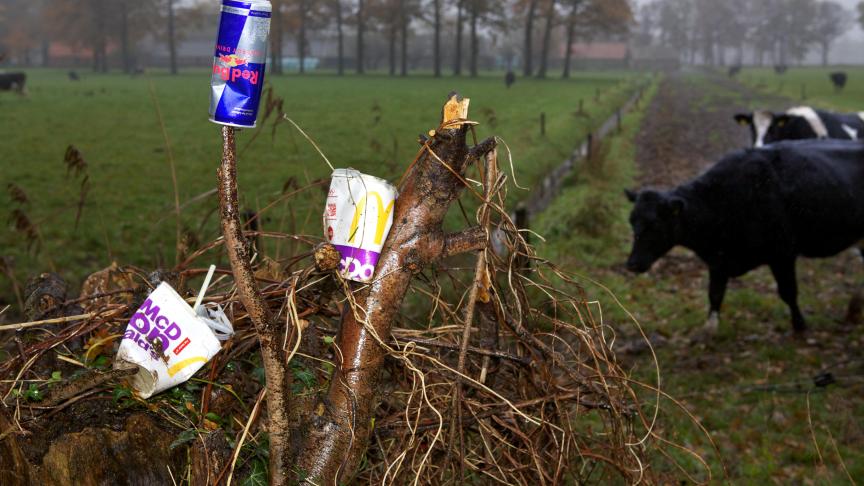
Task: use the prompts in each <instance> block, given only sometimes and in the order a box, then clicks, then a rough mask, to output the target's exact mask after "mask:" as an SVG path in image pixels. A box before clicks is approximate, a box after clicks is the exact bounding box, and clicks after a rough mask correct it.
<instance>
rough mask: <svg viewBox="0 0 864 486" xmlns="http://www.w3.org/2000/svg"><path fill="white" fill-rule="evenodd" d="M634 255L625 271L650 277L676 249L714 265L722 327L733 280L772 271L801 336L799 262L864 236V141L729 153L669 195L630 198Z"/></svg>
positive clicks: (714, 312) (714, 299)
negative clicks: (726, 296) (763, 269)
mask: <svg viewBox="0 0 864 486" xmlns="http://www.w3.org/2000/svg"><path fill="white" fill-rule="evenodd" d="M627 196H628V198H629V199H630V200H631V201H632V202H634V203H635V207H634V208H633V211H632V213H631V215H630V224H631V226H632V227H633V233H634V242H633V250H632V252H631V254H630V258H629V259H628V261H627V268H628V269H629V270H630V271H633V272H636V273H644V272H647V271H648V270H650V269H651V267H652V265H653V264H654V263H655V262H656V261H657V260H658V259H660V258H661V257H663V256H664V255H665V254H666V253H667V252H669V251H670V250H671V249H672V248H673V247H675V246H679V245H680V246H683V247H685V248H689V249H690V250H692V251H693V252H695V253H696V255H698V256H699V258H700V259H701V260H702V261H704V262H705V264H706V265H707V266H708V270H709V273H710V284H709V291H708V297H709V301H710V313H709V318H708V323H707V325H706V327H707V328H708V330H710V331H714V330H716V329H717V326H718V324H719V312H720V307H721V304H722V302H723V297H724V294H725V292H726V284H727V283H728V281H729V279H731V278H735V277H739V276H741V275H744V274H745V273H747V272H749V271H751V270H753V269H755V268H757V267H760V266H762V265H768V266H769V267H770V268H771V271H772V272H773V274H774V278H775V280H776V281H777V288H778V291H779V294H780V297H781V298H782V299H783V301H784V302H786V304H787V305H788V306H789V308H790V310H791V312H792V326H793V327H794V329H795V330H796V331H803V330H805V329H806V324H805V322H804V316H803V315H802V314H801V310H800V309H799V308H798V300H797V299H798V287H797V282H796V278H795V262H796V260H797V258H798V257H801V256H803V257H809V258H826V257H831V256H834V255H837V254H838V253H840V252H842V251H843V250H845V249H847V248H850V247H852V246H853V245H855V244H856V243H858V242H859V241H861V240H862V238H864V143H849V142H841V141H836V140H818V141H812V140H811V141H787V142H780V143H776V144H774V145H771V146H768V147H765V148H760V149H745V150H741V151H737V152H733V153H731V154H729V155H727V156H726V157H725V158H723V159H722V160H721V161H720V162H718V163H717V164H716V165H714V166H713V167H712V168H711V169H709V170H708V171H707V172H706V173H705V174H703V175H701V176H699V177H698V178H696V179H695V180H693V181H691V182H689V183H687V184H684V185H682V186H679V187H677V188H675V189H673V190H671V191H668V192H661V191H656V190H643V191H641V192H639V193H634V192H631V191H628V192H627Z"/></svg>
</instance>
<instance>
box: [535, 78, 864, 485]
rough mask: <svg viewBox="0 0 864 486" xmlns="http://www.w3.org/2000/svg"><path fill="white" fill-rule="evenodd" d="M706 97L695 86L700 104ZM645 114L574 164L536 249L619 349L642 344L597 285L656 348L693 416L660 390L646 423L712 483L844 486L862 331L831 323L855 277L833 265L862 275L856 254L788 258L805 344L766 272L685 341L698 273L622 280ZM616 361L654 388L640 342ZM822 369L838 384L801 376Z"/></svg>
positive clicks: (857, 457)
mask: <svg viewBox="0 0 864 486" xmlns="http://www.w3.org/2000/svg"><path fill="white" fill-rule="evenodd" d="M792 74H793V76H794V75H795V74H794V72H793V73H792ZM712 96H714V93H711V92H710V91H709V92H707V93H706V101H705V102H706V103H708V102H709V100H708V98H710V97H712ZM643 115H644V113H643V112H635V113H633V114H631V115H628V116H627V117H625V120H624V130H623V133H622V134H621V135H620V136H618V137H615V138H612V139H610V140H609V141H608V142H607V143H606V144H604V146H603V148H602V153H603V157H602V158H601V159H599V160H597V161H594V162H592V163H589V164H586V165H585V166H583V167H581V168H580V169H579V170H578V171H577V174H576V175H574V176H572V177H571V178H570V179H569V181H568V188H567V189H566V190H565V191H564V193H563V194H562V195H561V197H560V198H558V199H557V200H556V202H555V203H554V204H553V205H552V206H551V207H550V208H549V209H548V210H547V211H546V212H545V214H543V215H542V216H541V217H540V218H539V219H538V220H537V221H536V222H535V225H534V226H533V229H535V230H536V231H538V232H539V233H540V234H543V235H545V236H546V237H547V242H546V243H544V244H538V248H539V249H540V252H541V255H542V256H544V257H547V258H549V259H551V260H552V261H555V262H556V263H558V264H560V265H562V266H564V267H565V268H567V269H569V270H572V271H576V272H578V273H579V274H582V275H584V276H585V277H584V278H583V280H582V281H583V283H584V285H585V287H586V293H587V294H588V295H590V296H591V298H592V299H597V301H598V304H599V305H600V306H601V307H602V310H603V313H602V316H603V320H604V323H605V324H607V325H608V326H609V327H610V329H611V330H613V331H614V332H615V333H616V336H617V339H618V342H619V347H618V349H619V350H621V349H626V348H627V347H628V346H630V345H631V344H632V343H639V342H640V341H641V339H640V338H639V336H638V333H637V329H636V326H635V325H634V323H633V322H632V321H631V317H630V315H629V314H628V313H627V312H625V311H624V309H623V308H621V307H620V306H619V305H618V303H617V301H616V299H615V298H613V297H612V294H607V293H606V291H605V289H604V286H605V287H608V288H609V289H610V290H611V291H612V292H613V293H614V295H616V296H617V297H618V298H620V300H621V301H622V302H623V304H624V306H626V308H627V309H628V310H629V311H631V312H633V316H634V317H635V319H637V320H638V321H639V323H640V324H641V325H642V326H644V330H645V332H646V334H647V335H649V336H650V337H651V340H652V342H653V343H654V344H655V345H656V352H657V362H658V363H659V373H660V386H661V388H662V390H663V391H664V392H665V393H668V394H669V395H670V396H671V397H674V399H675V400H677V401H678V403H680V405H683V406H684V407H686V408H687V410H689V412H690V413H692V414H693V417H692V418H691V417H690V416H688V415H687V413H685V412H684V411H683V409H682V408H680V407H679V405H678V404H676V403H675V402H674V401H673V400H672V399H671V398H663V399H661V400H660V404H661V414H660V420H659V422H658V424H657V428H658V431H659V432H660V433H661V434H663V435H664V438H666V439H668V440H671V441H675V442H676V443H677V444H679V445H681V446H683V447H686V448H689V449H690V450H692V451H693V452H695V453H698V454H699V455H700V456H701V458H702V459H704V460H705V461H706V463H707V465H708V467H709V468H710V471H711V475H712V477H713V481H712V484H724V483H725V484H754V485H757V484H758V485H762V484H819V485H828V484H850V478H856V479H860V478H862V477H864V428H862V426H861V422H860V418H861V417H862V416H864V399H862V394H861V390H862V375H861V372H862V371H861V370H862V369H861V361H860V358H859V356H860V355H859V354H858V353H859V352H860V349H861V346H862V344H864V329H861V328H860V326H859V327H858V328H857V329H848V328H846V329H841V328H840V327H839V326H838V323H837V321H838V320H841V319H842V317H843V312H844V311H845V308H846V307H845V306H846V304H847V303H848V298H849V293H848V292H847V291H848V290H850V289H848V288H847V286H848V283H844V281H848V280H849V279H850V278H851V279H852V280H854V275H853V277H849V276H844V275H843V272H844V266H847V267H848V266H854V268H855V270H854V271H853V272H852V274H858V275H860V273H858V272H860V261H859V260H857V259H856V258H854V256H851V255H841V256H840V257H837V258H836V259H834V260H808V261H801V262H800V263H799V283H800V286H801V289H802V292H801V304H802V308H803V309H805V312H807V313H808V314H809V316H810V325H811V328H812V329H813V330H812V331H811V334H810V335H809V336H808V338H807V339H806V341H805V340H798V339H795V338H793V337H791V336H789V335H788V329H789V324H788V314H787V310H786V307H785V306H784V305H783V304H782V302H780V300H779V298H778V297H777V296H776V292H775V290H774V284H773V280H772V277H771V275H770V272H768V271H767V269H764V268H763V269H760V270H758V271H756V272H753V273H751V274H749V275H747V276H745V277H744V278H742V279H740V280H739V281H738V282H736V283H733V286H732V287H731V288H730V291H729V293H728V295H727V300H726V302H725V304H724V317H723V325H722V326H721V331H720V334H719V335H718V336H715V337H713V338H710V339H705V340H696V341H692V340H691V336H692V335H693V332H694V331H697V330H698V328H699V326H701V325H702V323H703V322H704V319H705V317H706V305H707V304H706V291H705V288H706V286H705V280H704V274H705V272H704V271H703V270H698V271H697V273H696V274H695V275H694V274H693V273H692V272H680V273H678V274H677V275H675V276H672V277H670V275H663V274H657V273H656V272H655V273H650V274H648V275H645V276H640V277H634V276H632V275H629V274H627V273H626V272H624V271H623V269H622V266H623V265H622V263H623V262H624V261H625V260H626V258H627V254H628V252H629V250H630V245H631V243H632V234H631V230H630V228H629V225H628V224H627V218H628V215H629V211H630V208H631V205H630V204H629V203H627V201H626V200H625V198H624V197H623V195H622V193H621V188H624V187H634V185H635V184H636V177H637V175H638V171H637V168H636V166H635V162H634V157H635V151H636V145H635V143H634V140H635V136H636V134H637V133H638V131H639V127H640V125H641V124H642V123H643V122H644V121H645V120H643ZM574 208H577V209H574ZM685 258H687V256H686V252H684V251H681V250H676V251H674V252H673V256H672V259H671V260H672V264H675V262H676V260H678V259H685ZM831 275H835V276H836V278H834V279H832V278H831V277H830V276H831ZM858 281H860V278H859V279H858ZM595 282H600V283H602V286H600V285H599V284H597V283H595ZM697 334H698V331H697ZM619 359H620V360H622V362H624V363H626V365H625V366H628V365H629V366H632V369H633V370H634V376H633V379H634V380H637V381H638V382H643V383H648V384H650V385H656V384H657V377H656V375H655V374H654V372H653V369H654V368H653V359H652V357H651V353H649V352H648V350H647V349H643V350H642V351H640V352H635V353H632V354H627V355H622V356H620V357H619ZM823 370H828V371H830V372H832V373H833V375H834V376H835V377H836V378H837V379H838V381H839V382H840V383H841V384H840V385H835V386H830V387H827V388H817V387H814V385H813V383H814V382H813V377H814V376H816V375H817V374H819V373H820V372H822V371H823ZM838 370H839V371H838ZM856 370H858V371H857V372H856ZM643 399H644V400H645V403H644V405H645V407H644V412H645V413H646V414H647V415H648V416H649V417H650V416H651V414H653V412H654V404H655V403H656V401H657V396H656V395H655V394H654V393H653V391H651V390H650V389H645V390H644V394H643ZM693 418H695V419H698V421H699V424H701V426H703V427H704V428H705V431H706V432H707V433H706V432H703V431H702V430H700V428H699V426H697V424H696V423H695V422H694V421H693ZM709 437H710V439H709ZM712 441H713V444H712ZM715 444H716V449H715ZM665 451H666V453H668V454H669V456H670V457H672V458H674V459H675V460H676V461H678V462H679V463H680V465H681V466H682V468H683V469H684V470H686V471H688V472H689V473H690V474H693V476H694V477H695V478H696V479H699V480H705V479H707V478H708V475H707V474H706V470H705V469H704V468H703V467H702V466H701V465H700V462H699V461H700V460H699V459H696V458H695V457H694V456H692V455H690V453H688V452H684V451H682V450H677V449H675V448H674V447H671V446H669V447H665ZM669 468H670V470H672V469H674V468H673V467H672V466H671V465H669ZM679 474H680V471H679Z"/></svg>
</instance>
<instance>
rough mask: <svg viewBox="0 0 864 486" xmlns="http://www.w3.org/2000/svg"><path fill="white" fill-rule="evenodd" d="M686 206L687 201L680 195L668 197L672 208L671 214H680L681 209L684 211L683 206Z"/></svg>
mask: <svg viewBox="0 0 864 486" xmlns="http://www.w3.org/2000/svg"><path fill="white" fill-rule="evenodd" d="M686 206H687V201H685V200H684V199H683V198H680V197H673V198H671V199H669V207H670V208H671V209H672V214H674V215H675V216H678V215H679V214H681V211H684V208H685V207H686Z"/></svg>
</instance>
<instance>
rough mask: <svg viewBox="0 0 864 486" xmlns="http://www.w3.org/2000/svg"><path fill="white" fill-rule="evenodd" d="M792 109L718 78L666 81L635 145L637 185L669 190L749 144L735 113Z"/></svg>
mask: <svg viewBox="0 0 864 486" xmlns="http://www.w3.org/2000/svg"><path fill="white" fill-rule="evenodd" d="M791 104H792V102H791V101H790V100H786V99H784V98H778V97H770V96H764V95H760V94H757V93H754V92H753V91H751V90H749V89H747V88H746V87H744V86H743V85H741V84H739V83H737V82H735V81H734V80H730V79H726V78H722V77H720V76H718V75H712V74H699V75H692V74H691V75H686V74H679V75H672V76H669V77H667V78H666V79H664V80H663V82H662V84H661V85H660V89H659V90H658V92H657V95H656V96H655V98H654V100H653V102H652V104H651V106H650V107H649V109H648V112H647V114H646V116H645V122H644V123H643V126H642V129H641V131H640V133H639V135H638V137H637V140H636V142H637V147H638V148H637V150H636V161H637V164H638V166H639V169H640V174H641V176H640V180H639V182H640V183H641V185H642V186H643V187H657V188H668V187H671V186H674V185H677V184H680V183H682V182H685V181H686V180H689V179H691V178H693V177H695V176H696V175H698V174H699V173H701V172H702V171H704V170H705V169H706V168H708V167H710V166H711V165H712V164H713V163H714V162H716V161H717V160H719V159H720V158H721V157H722V156H723V155H724V154H726V153H728V152H729V151H730V150H733V149H735V148H741V147H746V146H747V145H749V144H750V132H749V130H748V129H747V128H745V127H741V126H739V125H738V124H736V123H735V122H734V120H733V117H734V116H735V114H736V113H741V112H747V111H750V110H752V109H753V108H754V107H759V108H766V109H775V110H776V109H782V108H785V107H787V106H789V105H791Z"/></svg>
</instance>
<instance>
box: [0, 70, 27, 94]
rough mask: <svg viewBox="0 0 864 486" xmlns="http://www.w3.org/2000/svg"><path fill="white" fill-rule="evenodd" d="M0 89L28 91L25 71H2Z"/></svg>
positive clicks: (23, 92)
mask: <svg viewBox="0 0 864 486" xmlns="http://www.w3.org/2000/svg"><path fill="white" fill-rule="evenodd" d="M0 91H15V92H17V93H20V94H26V93H27V75H26V74H25V73H0Z"/></svg>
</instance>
